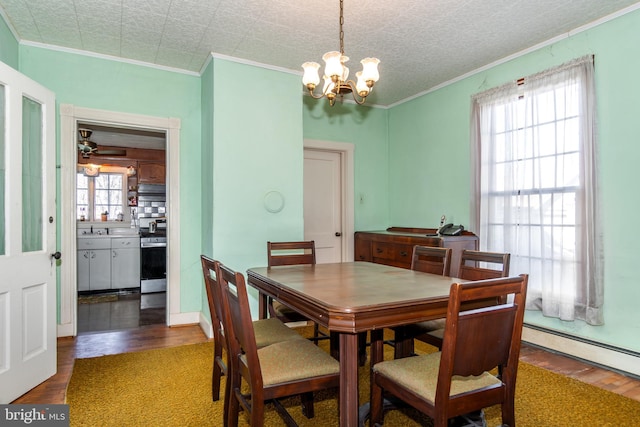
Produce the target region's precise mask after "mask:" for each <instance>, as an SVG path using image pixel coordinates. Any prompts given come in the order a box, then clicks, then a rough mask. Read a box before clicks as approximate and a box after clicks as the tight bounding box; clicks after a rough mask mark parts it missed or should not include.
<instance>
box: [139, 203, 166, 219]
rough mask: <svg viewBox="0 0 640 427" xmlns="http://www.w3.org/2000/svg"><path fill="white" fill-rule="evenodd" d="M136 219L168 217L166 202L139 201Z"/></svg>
mask: <svg viewBox="0 0 640 427" xmlns="http://www.w3.org/2000/svg"><path fill="white" fill-rule="evenodd" d="M134 209H136V218H137V219H140V218H164V217H165V215H166V202H158V201H153V202H151V201H145V200H138V206H137V207H136V208H134Z"/></svg>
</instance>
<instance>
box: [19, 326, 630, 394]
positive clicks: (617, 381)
mask: <svg viewBox="0 0 640 427" xmlns="http://www.w3.org/2000/svg"><path fill="white" fill-rule="evenodd" d="M207 340H208V339H207V337H206V336H205V335H204V333H203V332H202V330H201V329H200V326H198V325H190V326H180V327H171V328H169V327H166V326H164V325H150V326H144V327H141V328H137V329H127V330H122V331H114V332H102V333H87V334H81V335H79V336H77V337H75V338H59V339H58V373H57V374H56V375H54V376H53V377H51V378H50V379H49V380H47V381H45V382H44V383H43V384H41V385H39V386H38V387H36V388H34V389H33V390H31V391H30V392H28V393H26V394H25V395H23V396H21V397H20V398H18V399H16V400H15V401H14V402H12V403H64V399H65V391H66V388H67V384H68V382H69V379H70V377H71V371H72V369H73V363H74V360H75V359H76V358H85V357H97V356H102V355H107V354H117V353H126V352H132V351H140V350H148V349H154V348H163V347H172V346H178V345H184V344H195V343H201V342H206V341H207ZM520 360H522V361H525V362H527V363H530V364H533V365H537V366H540V367H542V368H545V369H549V370H551V371H553V372H557V373H560V374H562V375H566V376H569V377H572V378H575V379H577V380H580V381H584V382H586V383H589V384H592V385H594V386H596V387H600V388H603V389H606V390H609V391H612V392H614V393H617V394H621V395H623V396H627V397H629V398H631V399H635V400H637V401H640V380H638V379H634V378H630V377H627V376H624V375H621V374H619V373H616V372H612V371H609V370H607V369H603V368H600V367H597V366H592V365H589V364H587V363H583V362H581V361H578V360H574V359H571V358H568V357H565V356H562V355H559V354H555V353H550V352H548V351H545V350H542V349H539V348H536V347H532V346H528V345H523V347H522V350H521V356H520Z"/></svg>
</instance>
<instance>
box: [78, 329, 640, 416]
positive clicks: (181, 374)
mask: <svg viewBox="0 0 640 427" xmlns="http://www.w3.org/2000/svg"><path fill="white" fill-rule="evenodd" d="M212 347H213V346H212V343H210V342H209V343H204V344H194V345H185V346H180V347H173V348H167V349H161V350H148V351H142V352H137V353H126V354H119V355H111V356H103V357H97V358H90V359H78V360H76V361H75V366H74V368H73V374H72V377H71V380H70V382H69V386H68V390H67V397H66V401H67V403H68V404H69V406H70V423H71V426H222V425H223V424H222V412H223V410H222V406H223V404H222V401H218V402H212V401H211V366H212ZM416 349H417V352H431V351H432V350H431V348H430V347H429V346H427V345H424V344H422V343H420V344H417V346H416ZM391 357H392V350H390V349H389V350H385V359H389V358H391ZM368 369H369V366H368V364H366V365H365V366H363V367H361V368H360V372H359V377H360V401H361V403H365V402H367V401H368V398H369V379H368V376H367V375H366V373H367V371H368ZM223 381H224V380H223ZM222 389H224V384H223V386H222ZM283 403H284V405H285V406H286V407H287V408H288V410H289V411H290V413H291V414H292V416H293V417H294V418H295V419H296V421H297V422H298V423H299V424H300V425H301V426H313V427H318V426H323V427H324V426H337V425H338V412H337V391H328V392H323V393H319V394H318V395H317V396H316V402H315V411H316V416H315V417H314V418H313V419H311V420H309V419H306V418H305V417H304V416H303V415H302V413H301V411H300V404H299V400H298V399H297V398H290V399H287V400H285V401H284V402H283ZM485 418H486V423H487V425H488V426H499V425H500V408H499V406H495V407H491V408H487V409H486V410H485ZM516 420H517V423H518V426H519V427H530V426H531V427H533V426H535V427H539V426H547V427H549V426H550V427H564V426H566V427H575V426H598V427H602V426H616V427H620V426H635V425H637V422H638V420H640V402H637V401H635V400H632V399H629V398H625V397H623V396H620V395H617V394H614V393H611V392H608V391H606V390H602V389H599V388H597V387H594V386H591V385H588V384H585V383H582V382H580V381H577V380H574V379H571V378H567V377H564V376H561V375H558V374H555V373H552V372H549V371H546V370H544V369H542V368H538V367H535V366H532V365H529V364H527V363H523V362H521V363H520V369H519V372H518V383H517V393H516ZM240 425H241V426H245V425H248V424H247V422H246V420H245V419H243V417H242V416H241V420H240ZM265 425H266V426H282V425H283V422H282V420H281V419H280V418H279V416H278V415H277V414H276V412H275V410H274V408H273V406H272V405H267V410H266V423H265ZM384 425H385V426H403V427H404V426H430V425H431V421H430V419H429V418H428V417H425V416H422V415H421V414H418V413H417V412H415V411H413V410H411V409H403V410H393V411H390V412H388V413H387V415H386V416H385V424H384Z"/></svg>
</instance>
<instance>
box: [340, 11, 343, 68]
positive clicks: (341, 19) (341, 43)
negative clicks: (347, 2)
mask: <svg viewBox="0 0 640 427" xmlns="http://www.w3.org/2000/svg"><path fill="white" fill-rule="evenodd" d="M343 24H344V6H343V0H340V54H341V55H343V56H344V30H343V29H342V25H343Z"/></svg>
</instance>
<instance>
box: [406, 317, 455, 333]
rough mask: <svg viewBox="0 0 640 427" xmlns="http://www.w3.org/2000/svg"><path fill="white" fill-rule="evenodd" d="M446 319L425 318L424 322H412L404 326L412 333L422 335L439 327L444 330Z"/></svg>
mask: <svg viewBox="0 0 640 427" xmlns="http://www.w3.org/2000/svg"><path fill="white" fill-rule="evenodd" d="M445 323H446V319H435V320H425V321H424V322H418V323H412V324H411V325H407V326H404V328H406V331H407V333H409V334H410V335H414V336H415V335H422V334H426V333H429V332H432V331H436V330H438V329H442V330H444V325H445Z"/></svg>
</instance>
